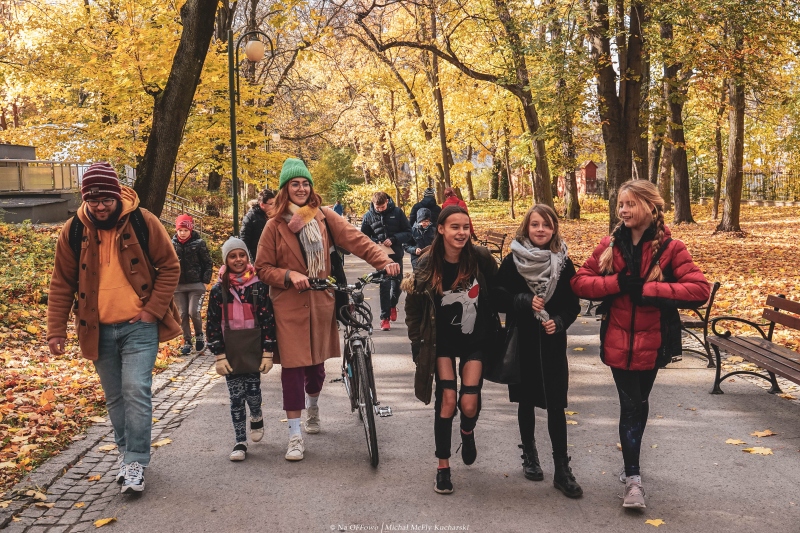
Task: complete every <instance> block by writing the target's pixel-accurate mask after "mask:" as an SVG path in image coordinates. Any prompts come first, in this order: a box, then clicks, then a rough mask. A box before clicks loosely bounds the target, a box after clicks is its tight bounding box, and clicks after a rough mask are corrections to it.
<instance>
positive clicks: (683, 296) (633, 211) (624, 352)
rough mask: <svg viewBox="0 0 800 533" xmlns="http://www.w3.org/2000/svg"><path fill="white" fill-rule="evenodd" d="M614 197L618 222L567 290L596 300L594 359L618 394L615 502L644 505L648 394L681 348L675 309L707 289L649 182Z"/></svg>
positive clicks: (694, 302) (625, 187)
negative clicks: (619, 470) (618, 490)
mask: <svg viewBox="0 0 800 533" xmlns="http://www.w3.org/2000/svg"><path fill="white" fill-rule="evenodd" d="M617 198H618V209H619V218H620V222H619V224H617V227H616V228H614V231H613V232H612V233H611V235H610V236H608V237H604V238H603V240H601V241H600V245H599V246H598V247H597V248H596V249H595V251H594V253H593V254H592V256H591V257H590V258H589V259H588V260H587V261H586V262H585V263H584V264H583V266H582V267H581V268H580V270H578V273H577V274H576V275H575V276H574V277H573V278H572V290H573V291H574V292H575V294H577V295H578V296H579V297H581V298H585V299H588V300H603V304H602V305H601V306H600V308H599V309H600V312H599V313H598V314H602V320H601V324H600V358H601V359H602V360H603V362H604V363H605V364H607V365H608V366H610V367H611V373H612V375H613V377H614V382H615V383H616V385H617V392H618V394H619V401H620V420H619V436H620V443H621V444H622V457H623V460H624V461H625V471H624V472H623V474H622V475H620V479H621V480H622V479H624V480H625V496H624V500H623V504H622V506H623V507H629V508H640V509H643V508H644V507H645V503H644V490H643V489H642V480H641V476H640V475H639V452H640V449H641V445H642V435H643V434H644V428H645V425H646V423H647V415H648V411H649V405H648V397H649V395H650V391H651V389H652V388H653V383H654V382H655V379H656V374H657V373H658V369H659V367H663V366H665V365H666V364H667V363H669V362H670V361H671V359H672V356H673V355H679V354H680V353H681V330H680V317H679V316H678V309H679V308H686V307H696V306H698V305H702V304H703V303H705V302H706V300H708V296H709V292H710V290H709V286H708V282H707V281H706V278H705V276H703V273H702V272H701V271H700V269H699V268H697V266H696V265H695V264H694V263H693V262H692V256H691V255H690V254H689V251H688V250H687V249H686V246H685V245H684V244H683V243H682V242H681V241H678V240H672V239H671V238H670V231H669V229H668V228H667V227H666V226H665V225H664V200H663V199H662V198H661V196H660V195H659V193H658V189H656V186H655V185H653V184H652V183H650V182H649V181H647V180H632V181H628V182H626V183H623V184H622V186H621V187H620V188H619V194H618V197H617Z"/></svg>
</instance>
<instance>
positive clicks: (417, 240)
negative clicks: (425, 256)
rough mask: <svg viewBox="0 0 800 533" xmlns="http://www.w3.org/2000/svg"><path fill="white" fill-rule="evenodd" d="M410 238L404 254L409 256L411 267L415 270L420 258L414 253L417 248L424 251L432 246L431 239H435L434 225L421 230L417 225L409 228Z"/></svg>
mask: <svg viewBox="0 0 800 533" xmlns="http://www.w3.org/2000/svg"><path fill="white" fill-rule="evenodd" d="M411 237H412V239H411V240H410V241H409V242H408V243H407V244H406V252H408V253H409V255H411V267H412V268H413V269H415V270H416V268H417V261H419V258H420V257H422V256H420V255H417V254H416V253H415V252H416V251H417V248H419V249H420V250H424V249H425V248H427V247H428V246H430V245H431V244H433V239H434V237H436V225H435V224H431V225H430V226H428V227H427V228H423V227H422V226H420V225H419V224H414V226H412V227H411Z"/></svg>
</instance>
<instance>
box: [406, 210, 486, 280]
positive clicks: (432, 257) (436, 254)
mask: <svg viewBox="0 0 800 533" xmlns="http://www.w3.org/2000/svg"><path fill="white" fill-rule="evenodd" d="M457 214H459V215H467V218H469V214H468V213H467V212H466V211H465V210H464V209H463V208H461V207H459V206H457V205H449V206H447V207H445V208H444V209H442V212H441V213H440V214H439V218H438V219H437V221H436V237H435V238H434V239H433V244H431V247H430V249H429V250H428V251H427V252H425V254H423V256H422V257H426V256H427V257H426V258H427V261H425V262H424V264H423V266H422V268H421V269H420V271H419V279H420V280H422V281H424V282H426V283H430V284H431V286H432V287H433V289H434V290H435V291H436V294H442V291H443V290H444V289H445V287H442V273H443V272H444V235H442V234H441V233H439V226H444V225H445V224H446V223H447V219H448V218H450V217H451V216H453V215H457ZM477 274H478V253H477V252H476V251H475V247H473V246H472V241H471V240H470V239H467V244H465V245H464V248H462V249H461V253H460V254H459V256H458V275H457V276H456V280H455V281H454V282H453V285H452V286H451V287H446V289H457V288H463V289H466V288H468V287H467V285H468V283H469V282H470V280H471V279H472V278H473V277H475V276H476V275H477Z"/></svg>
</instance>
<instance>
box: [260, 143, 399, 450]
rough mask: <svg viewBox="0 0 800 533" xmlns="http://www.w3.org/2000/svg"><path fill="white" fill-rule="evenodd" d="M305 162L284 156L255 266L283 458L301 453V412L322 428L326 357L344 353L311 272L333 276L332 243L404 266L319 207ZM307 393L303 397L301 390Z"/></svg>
mask: <svg viewBox="0 0 800 533" xmlns="http://www.w3.org/2000/svg"><path fill="white" fill-rule="evenodd" d="M313 185H314V182H313V180H312V178H311V173H310V172H309V171H308V169H307V168H306V166H305V164H303V162H302V161H300V160H298V159H291V158H290V159H287V160H286V162H284V165H283V169H282V170H281V176H280V191H279V192H278V196H277V197H276V199H275V210H274V217H273V218H271V219H270V220H269V222H268V223H267V226H266V228H264V232H263V233H262V234H261V240H260V241H259V243H258V254H257V256H256V270H257V272H258V277H259V279H261V280H262V281H263V282H264V283H266V284H268V285H269V286H270V297H271V298H272V304H273V308H274V311H275V324H276V330H277V331H276V332H277V340H278V354H277V356H278V357H276V362H279V363H280V364H281V367H282V369H281V382H282V385H283V404H284V406H283V408H284V409H285V410H286V415H287V419H288V422H289V448H288V450H287V452H286V459H287V460H290V461H299V460H301V459H302V458H303V453H304V451H305V444H304V442H303V439H302V436H301V434H300V414H301V411H302V410H303V408H307V409H308V411H307V418H306V421H305V424H304V425H305V429H306V432H307V433H318V432H319V431H320V423H319V407H318V406H317V401H318V398H319V393H320V391H321V390H322V385H323V382H324V380H325V367H324V363H325V361H326V360H327V359H329V358H331V357H339V356H340V353H339V333H338V329H337V326H336V317H335V313H334V295H333V293H332V292H331V291H305V292H299V291H300V290H302V289H306V288H308V287H309V283H308V278H326V277H328V276H329V275H330V272H331V264H330V248H331V246H332V242H331V238H330V234H331V233H332V234H333V241H334V242H335V243H336V245H337V246H340V247H342V248H344V249H346V250H348V251H350V252H351V253H353V254H354V255H356V256H357V257H360V258H362V259H364V260H365V261H367V262H368V263H369V264H370V265H372V266H373V267H374V268H376V269H384V268H385V269H387V273H389V274H390V275H397V274H399V270H400V267H399V265H398V264H397V263H394V262H392V260H391V259H389V257H388V256H387V255H386V254H385V253H384V252H383V251H381V249H380V248H379V247H378V246H377V245H376V244H374V243H373V242H372V241H370V239H369V238H368V237H366V236H365V235H364V234H362V233H361V232H359V231H358V230H357V229H355V228H354V227H353V226H352V225H350V224H349V223H348V222H347V221H346V220H345V219H343V218H342V217H340V216H339V215H337V214H336V213H334V212H333V211H332V210H330V209H327V208H322V207H320V205H321V203H322V201H321V198H320V197H319V196H318V195H317V194H316V193H315V192H314V188H313ZM304 393H305V395H304Z"/></svg>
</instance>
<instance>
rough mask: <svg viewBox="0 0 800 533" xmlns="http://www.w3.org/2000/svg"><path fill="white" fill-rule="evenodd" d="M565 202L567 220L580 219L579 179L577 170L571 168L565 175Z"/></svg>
mask: <svg viewBox="0 0 800 533" xmlns="http://www.w3.org/2000/svg"><path fill="white" fill-rule="evenodd" d="M564 189H565V190H564V204H565V206H566V208H567V220H580V218H581V203H580V201H579V200H578V181H577V179H576V177H575V170H574V169H573V170H570V171H569V172H567V175H566V176H564Z"/></svg>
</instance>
